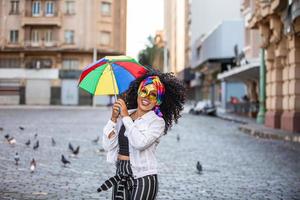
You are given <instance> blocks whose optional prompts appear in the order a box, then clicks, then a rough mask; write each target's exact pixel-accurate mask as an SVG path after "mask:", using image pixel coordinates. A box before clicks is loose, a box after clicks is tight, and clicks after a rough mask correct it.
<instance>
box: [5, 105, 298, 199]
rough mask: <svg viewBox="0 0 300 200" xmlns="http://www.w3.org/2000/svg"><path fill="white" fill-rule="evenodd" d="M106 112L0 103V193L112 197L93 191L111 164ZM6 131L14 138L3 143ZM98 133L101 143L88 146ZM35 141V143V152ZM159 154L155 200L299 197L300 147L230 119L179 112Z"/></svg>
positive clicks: (37, 196) (8, 196)
mask: <svg viewBox="0 0 300 200" xmlns="http://www.w3.org/2000/svg"><path fill="white" fill-rule="evenodd" d="M109 116H110V109H109V108H96V109H92V108H86V107H82V108H68V107H61V108H59V107H54V108H39V107H34V108H31V109H30V108H26V107H25V108H4V107H2V108H1V109H0V127H3V129H4V130H3V131H0V136H1V139H0V180H1V181H0V199H1V200H4V199H28V200H29V199H30V200H31V199H51V200H52V199H70V200H74V199H110V196H111V190H109V191H108V192H102V193H97V192H96V189H97V188H98V187H99V186H100V184H101V183H102V182H103V181H104V180H106V178H109V177H111V176H112V175H114V170H115V169H114V167H113V166H111V164H109V163H106V158H105V154H104V153H103V152H100V151H98V150H99V149H100V148H101V137H102V128H103V126H104V124H105V123H106V121H107V119H108V118H109ZM19 126H22V127H24V130H20V129H19ZM6 134H10V135H11V136H13V137H14V138H15V139H16V142H17V143H16V144H15V145H11V144H8V143H7V142H6V139H5V138H4V135H6ZM35 134H37V137H36V138H34V135H35ZM177 135H179V136H180V140H179V141H177ZM97 136H100V140H99V143H98V144H93V143H92V140H94V139H96V137H97ZM51 138H54V139H55V141H56V145H55V146H52V144H51ZM28 139H30V140H31V144H30V146H29V147H27V146H26V145H25V142H26V141H27V140H28ZM36 140H39V143H40V147H39V148H38V149H37V150H33V148H32V147H33V144H34V142H35V141H36ZM69 142H71V143H72V144H73V146H78V145H80V152H79V155H78V157H71V156H70V155H71V153H70V151H69V150H68V143H69ZM16 152H18V153H19V155H20V163H19V166H16V165H15V161H14V155H15V153H16ZM61 154H64V155H65V156H66V158H67V159H68V160H70V161H71V164H70V165H69V166H67V167H64V166H63V165H62V163H61V161H60V159H61ZM157 157H158V163H159V172H160V173H159V192H158V199H160V200H165V199H178V200H182V199H186V200H198V199H272V200H275V199H300V145H299V144H297V143H288V142H284V141H274V140H264V139H258V138H255V137H251V136H249V135H246V134H244V133H242V132H240V131H238V130H237V124H235V123H232V122H229V121H224V120H221V119H218V118H211V117H204V116H194V115H189V114H183V117H182V118H181V119H180V121H179V124H178V125H176V126H174V127H173V129H172V131H170V132H169V133H168V134H167V135H166V136H165V137H163V138H162V139H161V143H160V144H159V146H158V151H157ZM32 158H35V160H36V162H37V168H36V171H35V172H34V173H30V169H29V167H30V161H31V159H32ZM197 161H200V163H201V164H202V166H203V173H202V174H199V173H197V170H196V163H197Z"/></svg>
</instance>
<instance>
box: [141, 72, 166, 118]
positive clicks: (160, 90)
mask: <svg viewBox="0 0 300 200" xmlns="http://www.w3.org/2000/svg"><path fill="white" fill-rule="evenodd" d="M148 85H149V86H148ZM146 86H148V87H146ZM155 90H156V92H154V91H155ZM155 94H156V97H155ZM138 95H140V96H141V97H146V96H148V98H149V100H151V101H152V100H153V101H155V100H157V101H156V105H155V107H154V111H155V113H156V114H157V115H158V116H160V117H162V113H161V112H160V110H159V105H160V104H162V101H163V99H164V95H165V87H164V85H163V84H162V82H161V81H160V79H159V77H158V76H148V77H147V78H145V79H144V80H143V81H142V82H141V83H140V86H139V89H138Z"/></svg>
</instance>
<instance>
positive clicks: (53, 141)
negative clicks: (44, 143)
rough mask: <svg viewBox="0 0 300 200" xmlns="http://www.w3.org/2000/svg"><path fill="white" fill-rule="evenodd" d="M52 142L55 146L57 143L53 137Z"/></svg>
mask: <svg viewBox="0 0 300 200" xmlns="http://www.w3.org/2000/svg"><path fill="white" fill-rule="evenodd" d="M51 143H52V146H55V145H56V142H55V140H54V139H53V138H51Z"/></svg>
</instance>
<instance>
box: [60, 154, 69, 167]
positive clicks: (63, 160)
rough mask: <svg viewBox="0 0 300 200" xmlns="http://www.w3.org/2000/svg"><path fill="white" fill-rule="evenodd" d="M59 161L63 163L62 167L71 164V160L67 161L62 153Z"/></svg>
mask: <svg viewBox="0 0 300 200" xmlns="http://www.w3.org/2000/svg"><path fill="white" fill-rule="evenodd" d="M61 162H62V163H63V164H64V167H65V166H66V164H71V162H70V161H68V160H67V159H66V158H65V156H64V155H61Z"/></svg>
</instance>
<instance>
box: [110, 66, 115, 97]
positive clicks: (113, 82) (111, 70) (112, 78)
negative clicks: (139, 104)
mask: <svg viewBox="0 0 300 200" xmlns="http://www.w3.org/2000/svg"><path fill="white" fill-rule="evenodd" d="M109 66H110V73H111V80H112V84H113V88H114V95H115V102H116V101H117V94H116V88H115V81H114V77H113V69H112V66H111V64H109Z"/></svg>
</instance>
